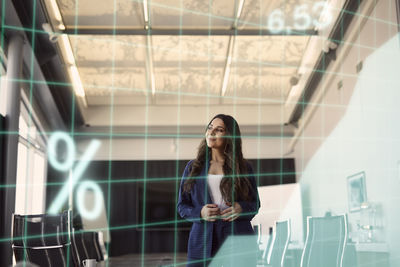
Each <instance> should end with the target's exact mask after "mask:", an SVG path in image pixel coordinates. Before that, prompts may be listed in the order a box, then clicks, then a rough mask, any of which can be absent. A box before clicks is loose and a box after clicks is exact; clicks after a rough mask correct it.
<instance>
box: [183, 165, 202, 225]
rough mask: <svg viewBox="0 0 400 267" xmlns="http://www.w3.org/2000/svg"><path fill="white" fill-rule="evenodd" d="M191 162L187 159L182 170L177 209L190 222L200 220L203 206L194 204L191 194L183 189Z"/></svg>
mask: <svg viewBox="0 0 400 267" xmlns="http://www.w3.org/2000/svg"><path fill="white" fill-rule="evenodd" d="M192 162H193V160H191V161H189V162H188V164H187V165H186V167H185V170H184V171H183V175H182V180H181V184H180V187H179V197H178V204H177V209H178V213H179V215H180V216H181V217H182V218H184V219H186V220H188V221H191V222H201V221H202V220H201V209H202V208H203V207H201V206H199V205H195V203H193V202H192V197H191V194H190V193H188V192H184V191H183V184H184V183H185V181H186V179H187V178H188V175H189V173H190V166H191V164H192Z"/></svg>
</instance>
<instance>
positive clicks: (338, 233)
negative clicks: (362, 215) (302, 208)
mask: <svg viewBox="0 0 400 267" xmlns="http://www.w3.org/2000/svg"><path fill="white" fill-rule="evenodd" d="M346 243H347V217H346V215H339V216H327V217H310V216H309V217H307V237H306V241H305V244H304V249H303V253H302V257H301V263H300V267H321V266H324V267H343V257H344V251H345V247H346Z"/></svg>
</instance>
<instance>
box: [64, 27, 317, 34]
mask: <svg viewBox="0 0 400 267" xmlns="http://www.w3.org/2000/svg"><path fill="white" fill-rule="evenodd" d="M62 33H65V34H71V35H175V36H181V35H192V36H193V35H195V36H213V35H222V36H230V35H238V36H303V35H307V36H310V35H318V32H317V31H315V30H314V29H308V30H302V31H299V30H294V29H291V30H290V31H282V32H278V33H274V32H271V31H269V30H267V29H233V28H232V29H207V28H205V29H179V28H176V29H157V28H156V29H154V28H152V29H141V28H115V29H114V28H112V27H110V28H98V27H93V28H88V27H84V28H83V27H69V26H67V28H66V30H64V31H63V32H62Z"/></svg>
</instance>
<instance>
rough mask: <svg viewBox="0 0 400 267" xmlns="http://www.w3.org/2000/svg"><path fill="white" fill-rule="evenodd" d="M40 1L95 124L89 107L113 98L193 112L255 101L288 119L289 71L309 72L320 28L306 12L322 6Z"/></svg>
mask: <svg viewBox="0 0 400 267" xmlns="http://www.w3.org/2000/svg"><path fill="white" fill-rule="evenodd" d="M43 1H44V2H45V7H46V8H47V9H48V15H49V20H50V22H51V23H52V26H53V28H54V29H56V30H57V29H58V30H59V31H60V32H63V33H66V34H67V37H68V40H69V43H70V46H71V49H72V54H73V57H74V60H75V64H76V67H77V70H78V72H79V76H80V79H81V82H82V87H83V90H84V93H85V96H84V98H83V101H81V102H80V107H81V109H82V110H83V112H82V113H83V117H84V119H85V121H86V122H87V123H88V124H91V125H93V126H96V122H98V121H99V120H96V119H94V116H93V114H95V113H96V114H98V113H99V112H102V109H103V111H105V110H106V109H108V110H109V109H110V107H111V106H112V107H113V108H116V112H119V110H124V112H126V111H127V110H129V109H126V108H129V107H132V108H133V107H135V108H139V107H156V108H158V109H157V111H158V112H160V113H162V109H163V108H166V109H168V108H169V110H168V112H166V113H168V114H170V112H171V108H174V107H175V108H178V107H182V108H184V107H198V108H200V109H197V110H196V113H198V112H205V111H206V110H207V109H209V108H210V107H211V108H214V109H212V110H213V111H214V110H216V111H218V107H222V106H223V107H224V109H223V110H222V111H225V112H226V111H227V110H233V109H234V108H236V107H240V106H243V107H252V106H253V107H254V106H255V105H261V106H263V107H264V108H266V109H270V108H272V109H273V111H272V112H269V114H268V115H267V118H266V119H265V120H262V122H261V124H263V125H271V126H272V125H273V126H274V127H276V126H277V125H284V124H285V123H287V121H288V119H287V118H288V117H289V116H290V112H291V111H290V110H289V111H287V110H285V111H282V110H283V109H286V107H287V106H288V105H287V104H288V101H294V100H293V99H289V96H290V94H291V91H292V89H293V86H294V85H295V83H296V82H294V81H296V80H298V79H299V78H303V79H306V78H307V77H306V76H304V77H301V76H300V75H299V72H300V68H301V66H302V65H303V68H304V61H305V60H304V54H306V51H307V49H309V47H310V43H311V38H312V36H318V32H317V31H316V30H317V29H316V27H315V23H314V24H313V23H312V22H313V21H318V19H320V16H322V15H321V14H322V13H321V9H320V8H321V6H318V5H319V3H321V1H310V0H285V1H278V0H274V1H259V0H245V1H240V0H237V1H234V0H229V1H228V0H221V1H197V0H165V1H149V2H148V3H147V5H146V2H147V1H140V0H137V1H136V0H117V1H115V0H85V1H76V0H43ZM52 3H53V4H54V3H56V5H57V8H58V9H59V12H60V14H61V20H60V18H57V16H56V15H55V13H54V11H51V10H50V9H51V6H52V5H51V4H52ZM242 3H243V5H241V4H242ZM145 7H147V8H145ZM296 14H297V15H296ZM307 14H308V15H307ZM272 16H275V19H273V20H271V17H272ZM296 16H300V17H296ZM301 16H303V17H301ZM304 16H308V18H310V20H309V21H308V20H307V18H304ZM280 23H283V24H282V28H281V30H280V31H278V32H276V31H274V27H275V28H276V27H278V28H279V27H280V26H281V24H280ZM60 24H61V25H63V26H61V27H60ZM296 24H301V25H303V26H304V27H303V28H302V29H301V30H299V29H298V27H297V28H296V27H295V25H296ZM60 28H61V29H60ZM320 52H321V51H320V50H319V51H315V52H314V54H315V55H317V54H319V53H320ZM308 55H309V52H308ZM315 55H314V57H310V58H313V59H314V61H316V60H317V58H318V57H317V56H315ZM64 57H65V53H64ZM307 64H308V65H307V66H308V67H312V66H313V64H314V62H307ZM297 95H301V92H300V93H299V92H297ZM295 101H297V99H296V100H295ZM292 106H293V105H292ZM119 107H121V108H125V109H118V108H119ZM232 108H233V109H232ZM280 110H281V111H282V112H280V113H281V114H270V113H277V112H279V111H280ZM282 113H285V116H282ZM104 114H105V113H104ZM192 115H196V114H192ZM260 116H261V115H260V114H258V117H260ZM277 116H280V117H281V119H280V120H276V117H277ZM256 117H257V116H254V118H256ZM258 121H260V120H259V119H258ZM114 122H115V123H118V120H114ZM199 123H200V124H203V122H199ZM248 124H249V125H255V124H256V121H255V120H254V121H250V122H248ZM121 125H123V126H129V122H127V121H124V122H121ZM98 126H103V127H104V126H106V125H105V124H102V125H98ZM116 126H118V125H116ZM154 126H157V123H155V124H154ZM191 126H193V125H191Z"/></svg>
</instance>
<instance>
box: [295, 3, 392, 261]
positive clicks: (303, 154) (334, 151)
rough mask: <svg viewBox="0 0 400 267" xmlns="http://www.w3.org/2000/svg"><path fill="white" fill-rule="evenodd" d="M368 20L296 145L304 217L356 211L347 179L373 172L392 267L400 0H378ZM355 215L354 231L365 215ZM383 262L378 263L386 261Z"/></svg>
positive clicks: (371, 191) (370, 184) (371, 189)
mask: <svg viewBox="0 0 400 267" xmlns="http://www.w3.org/2000/svg"><path fill="white" fill-rule="evenodd" d="M365 2H368V1H364V2H363V3H364V4H365ZM366 18H367V22H366V24H365V25H364V26H363V25H361V28H359V29H360V31H359V34H358V36H357V38H356V39H355V40H354V41H351V40H349V39H346V41H347V42H350V41H351V42H352V43H350V44H349V45H350V46H351V48H350V51H349V54H348V55H346V57H345V59H344V60H343V61H342V62H341V65H340V66H339V68H338V69H337V70H332V69H330V70H328V71H331V72H333V71H334V73H333V74H332V75H333V76H334V77H333V80H332V81H331V82H330V83H329V84H327V85H326V87H325V88H323V89H324V90H325V96H324V97H323V98H322V100H321V101H320V102H318V103H319V104H321V105H320V106H319V107H318V108H317V110H316V112H315V113H314V114H313V117H312V119H311V121H310V122H309V123H308V125H307V126H306V128H305V131H304V132H303V133H302V134H301V136H300V138H299V141H298V142H297V144H296V146H295V153H296V169H297V172H298V180H299V181H300V185H301V189H302V197H303V212H304V215H312V216H323V215H324V213H325V212H326V211H331V212H332V213H333V214H341V213H347V212H349V210H348V198H347V188H346V182H347V177H348V176H350V175H352V174H355V173H357V172H360V171H365V173H366V187H367V197H368V201H370V202H373V203H378V204H381V205H382V208H383V217H382V218H381V219H382V220H383V223H384V228H383V236H381V237H379V236H378V239H380V240H378V241H384V242H386V243H387V244H388V247H389V252H390V261H391V265H390V266H400V258H399V256H398V252H399V251H400V228H399V221H400V209H399V208H398V206H397V203H398V200H399V192H400V178H399V177H400V173H399V169H398V163H399V161H400V152H399V151H400V139H399V136H400V124H399V123H398V122H399V117H400V104H399V103H400V101H399V99H400V75H399V74H400V48H399V42H400V37H399V36H398V35H397V27H396V26H397V25H396V23H397V22H396V15H395V3H394V1H386V0H380V1H378V3H377V5H376V7H375V8H374V10H373V11H372V13H370V14H369V15H368V17H366ZM360 21H361V19H360V20H358V21H355V22H354V23H353V25H352V27H358V25H359V23H360ZM338 52H339V53H340V52H343V49H342V51H338ZM360 61H363V69H362V71H361V72H360V73H359V74H357V72H356V65H357V64H358V63H359V62H360ZM328 77H329V75H326V77H325V78H324V79H328ZM339 81H343V87H342V88H341V89H338V87H337V84H338V82H339ZM321 89H322V88H319V90H321ZM314 100H315V99H314ZM349 219H350V226H351V229H350V230H351V231H354V230H355V223H356V220H358V219H359V213H349ZM371 264H374V263H371ZM377 264H378V265H372V266H382V265H379V263H377Z"/></svg>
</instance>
